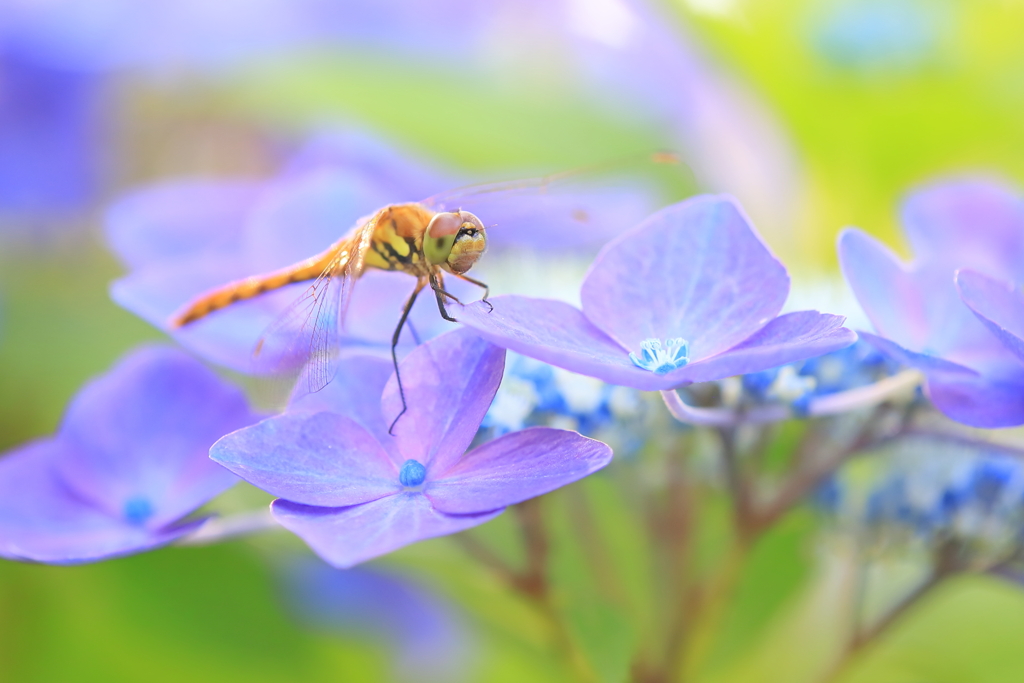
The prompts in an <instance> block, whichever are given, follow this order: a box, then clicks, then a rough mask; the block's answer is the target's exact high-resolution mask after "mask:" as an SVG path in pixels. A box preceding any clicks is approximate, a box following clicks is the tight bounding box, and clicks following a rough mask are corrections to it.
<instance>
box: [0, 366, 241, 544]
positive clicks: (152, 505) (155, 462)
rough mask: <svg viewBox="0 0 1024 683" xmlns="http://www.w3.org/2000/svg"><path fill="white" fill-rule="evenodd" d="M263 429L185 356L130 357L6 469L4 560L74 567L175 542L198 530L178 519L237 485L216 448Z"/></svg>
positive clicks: (2, 483) (0, 476)
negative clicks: (227, 438) (230, 435)
mask: <svg viewBox="0 0 1024 683" xmlns="http://www.w3.org/2000/svg"><path fill="white" fill-rule="evenodd" d="M256 419H257V418H256V416H255V415H254V414H253V413H251V412H250V411H249V408H248V406H247V404H246V401H245V398H244V396H243V395H242V393H241V392H240V391H239V390H237V389H235V388H234V387H231V386H230V385H228V384H226V383H224V382H223V381H221V380H220V379H219V378H218V377H217V376H216V375H215V374H214V373H212V372H211V371H210V370H209V369H207V368H205V367H204V366H203V365H201V364H200V363H199V362H197V361H196V360H194V359H193V358H191V357H189V356H187V355H185V354H183V353H182V352H180V351H177V350H174V349H170V348H167V347H146V348H143V349H140V350H138V351H135V352H134V353H131V354H130V355H128V356H127V357H125V358H124V359H123V360H121V361H120V362H119V363H118V364H117V365H116V366H115V367H114V368H113V369H112V370H111V371H110V372H108V373H107V374H106V375H104V376H102V377H100V378H98V379H95V380H93V381H92V382H90V383H89V384H87V385H86V386H85V387H84V388H83V389H82V390H81V391H80V392H79V393H78V395H77V396H76V397H75V399H74V400H73V401H72V402H71V405H70V406H69V407H68V410H67V414H66V415H65V417H64V422H63V424H62V425H61V428H60V431H59V432H58V433H57V435H56V436H54V437H51V438H48V439H41V440H39V441H35V442H32V443H30V444H27V445H25V446H22V447H20V448H17V449H15V450H14V451H12V452H11V453H9V454H7V455H6V456H5V457H4V458H3V459H0V555H2V556H3V557H8V558H12V559H21V560H34V561H37V562H48V563H52V564H70V563H77V562H88V561H91V560H99V559H104V558H107V557H112V556H116V555H124V554H127V553H132V552H138V551H142V550H147V549H150V548H153V547H156V546H160V545H163V544H165V543H168V542H170V541H173V540H174V539H176V538H179V537H180V536H182V535H184V534H186V533H188V532H189V531H192V530H194V529H195V528H196V527H197V526H198V525H199V524H200V523H201V522H199V521H197V522H192V523H186V524H178V521H179V520H180V519H181V518H182V517H184V516H185V515H187V514H188V513H189V512H192V511H193V510H195V509H196V508H198V507H199V506H200V505H202V504H204V503H206V502H207V501H208V500H210V499H211V498H213V497H214V496H216V495H217V494H219V493H221V492H222V491H224V490H225V489H227V488H228V487H230V486H232V485H233V484H234V483H235V482H236V481H237V479H236V478H235V476H234V475H233V474H231V473H230V472H228V471H227V470H225V469H224V468H222V467H220V466H219V465H217V464H216V463H213V462H211V461H210V459H209V457H208V451H209V448H210V446H211V445H212V444H213V442H214V441H216V440H217V439H218V438H219V437H221V436H223V435H224V434H226V433H227V432H230V431H233V430H235V429H238V428H240V427H243V426H245V425H247V424H251V423H253V422H255V421H256Z"/></svg>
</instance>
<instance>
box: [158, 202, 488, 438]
mask: <svg viewBox="0 0 1024 683" xmlns="http://www.w3.org/2000/svg"><path fill="white" fill-rule="evenodd" d="M486 247H487V231H486V229H485V228H484V225H483V223H482V222H481V221H480V219H479V218H477V217H476V216H474V215H473V214H471V213H469V212H468V211H462V210H459V211H441V212H437V211H433V210H431V209H429V208H427V207H426V206H424V205H423V204H420V203H410V204H393V205H390V206H386V207H384V208H383V209H381V210H380V211H378V212H377V213H375V214H373V215H372V216H370V217H369V218H368V219H365V220H363V221H360V224H359V225H357V227H356V228H354V229H353V230H352V231H350V232H349V233H348V234H346V235H345V236H344V237H342V238H341V239H340V240H338V241H337V242H335V243H334V244H332V245H331V246H330V247H328V248H327V249H326V250H324V251H323V252H321V253H320V254H317V255H316V256H313V257H311V258H308V259H306V260H304V261H301V262H299V263H296V264H294V265H291V266H289V267H287V268H283V269H281V270H277V271H274V272H272V273H267V274H265V275H256V276H253V277H249V278H246V279H244V280H239V281H236V282H232V283H229V284H226V285H224V286H222V287H218V288H216V289H214V290H212V291H210V292H207V293H205V294H202V295H200V296H199V297H197V298H196V299H194V300H193V301H191V302H190V303H188V304H187V305H186V306H185V307H184V308H183V309H182V310H181V312H179V313H178V314H177V315H175V317H174V318H173V320H172V321H171V325H172V327H176V328H177V327H182V326H184V325H188V324H189V323H192V322H195V321H197V320H200V319H202V318H205V317H206V316H207V315H209V314H211V313H213V312H215V311H217V310H220V309H223V308H226V307H228V306H230V305H231V304H234V303H236V302H238V301H244V300H246V299H251V298H253V297H256V296H259V295H261V294H263V293H265V292H269V291H272V290H275V289H279V288H281V287H285V286H286V285H290V284H292V283H296V282H303V281H309V280H313V281H314V282H313V284H312V285H311V286H310V288H309V289H308V290H307V292H306V294H305V295H304V296H303V297H302V298H301V299H300V300H299V301H297V302H296V303H295V304H294V305H293V309H294V310H292V312H291V315H293V316H294V315H298V316H300V318H301V319H300V320H299V321H298V323H299V327H300V328H302V330H303V334H302V335H301V336H308V337H309V339H308V340H307V341H306V342H302V341H301V340H299V343H309V344H310V347H309V354H308V355H309V356H310V363H311V366H312V367H311V368H310V369H309V370H308V371H307V378H308V380H309V382H310V387H309V389H310V390H311V391H318V390H319V389H321V388H322V387H323V386H324V385H326V384H327V383H328V382H330V381H331V379H332V376H333V372H331V371H330V370H329V369H328V368H327V363H326V362H325V361H326V360H327V359H328V358H329V357H330V356H332V355H333V354H334V353H335V352H336V350H337V349H335V348H332V347H333V346H334V344H333V343H332V342H331V341H330V340H331V339H332V337H333V335H334V334H335V332H336V329H334V328H337V327H338V326H339V325H340V324H341V321H342V320H343V318H344V313H345V308H346V306H347V300H348V296H349V295H350V293H351V289H352V283H353V282H354V281H355V280H357V279H358V278H359V277H360V275H362V274H363V272H364V271H365V270H366V269H367V268H379V269H381V270H391V271H398V272H403V273H407V274H409V275H412V276H413V277H415V278H416V286H415V288H414V289H413V291H412V293H411V294H410V296H409V298H408V300H407V301H406V303H405V306H404V307H403V309H402V315H401V318H400V319H399V322H398V326H397V327H396V328H395V332H394V335H393V336H392V339H391V356H392V360H393V362H394V366H395V373H396V376H397V373H398V357H397V352H396V347H397V346H398V340H399V337H400V335H401V332H402V328H403V327H404V325H405V323H406V320H407V319H408V317H409V312H410V311H411V310H412V306H413V304H414V303H415V301H416V297H417V296H418V295H419V293H420V292H421V291H422V290H423V289H424V288H425V287H427V286H428V285H429V286H430V288H431V289H433V291H434V295H435V297H436V298H437V306H438V309H439V310H440V311H441V315H442V317H444V319H445V320H450V321H452V322H454V321H455V319H454V318H453V317H452V316H450V315H449V314H448V311H447V309H446V308H445V302H446V300H448V299H451V300H452V301H456V302H458V299H456V298H455V297H454V296H453V295H452V294H450V293H448V292H447V291H445V289H444V273H449V274H451V275H453V276H455V277H457V278H459V279H462V280H466V281H467V282H471V283H473V284H475V285H477V286H479V287H482V288H483V289H484V300H486V298H487V286H486V285H485V284H484V283H482V282H479V281H478V280H474V279H473V278H471V277H468V276H467V275H466V274H465V273H466V271H468V270H469V269H470V268H472V267H473V264H475V263H476V262H477V260H478V259H479V258H480V256H481V255H483V253H484V250H485V249H486ZM329 292H331V294H329ZM459 303H461V302H459ZM285 317H286V318H287V317H288V316H285ZM272 335H273V331H272V330H270V331H268V333H267V335H264V338H263V339H261V340H260V342H259V343H258V344H257V348H256V351H255V353H256V354H259V353H260V352H261V351H262V346H263V344H264V342H265V341H266V339H267V338H268V337H269V336H272ZM398 385H399V391H400V392H401V391H402V386H401V377H400V376H398ZM402 406H403V410H402V412H403V413H404V412H405V396H404V392H403V393H402ZM400 416H401V413H399V417H400ZM397 419H398V418H397V417H396V418H395V420H396V421H397ZM392 425H393V423H392Z"/></svg>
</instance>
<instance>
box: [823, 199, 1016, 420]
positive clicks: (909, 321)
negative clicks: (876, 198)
mask: <svg viewBox="0 0 1024 683" xmlns="http://www.w3.org/2000/svg"><path fill="white" fill-rule="evenodd" d="M903 222H904V225H905V227H906V231H907V235H908V237H909V239H910V243H911V246H912V247H913V249H914V253H915V254H916V258H915V259H914V261H912V262H911V263H909V264H907V263H903V262H902V261H901V260H900V259H899V258H898V257H897V256H896V255H895V254H893V253H892V252H891V251H890V250H889V249H887V248H886V247H885V246H883V245H882V244H881V243H880V242H878V241H877V240H875V239H874V238H871V237H869V236H868V235H866V234H864V233H863V232H860V231H859V230H853V229H850V230H846V231H844V232H843V233H842V234H841V235H840V237H839V258H840V263H841V264H842V267H843V273H844V275H845V276H846V279H847V281H848V282H849V283H850V286H851V288H852V289H853V291H854V293H855V294H856V296H857V299H858V300H859V301H860V304H861V306H862V307H863V308H864V311H865V312H866V313H867V315H868V317H869V319H870V320H871V323H872V325H873V326H874V328H875V330H876V331H877V333H878V334H877V335H874V334H868V333H861V334H862V337H863V338H864V339H865V340H866V341H868V342H870V343H871V344H873V345H875V346H876V347H877V348H878V349H879V350H881V351H882V352H884V353H886V354H887V355H888V356H890V357H891V358H893V359H894V360H896V361H898V362H900V363H902V364H904V365H909V366H911V367H915V368H918V369H920V370H921V371H923V372H924V373H925V374H926V376H927V380H928V381H927V388H928V396H929V398H930V399H931V400H932V402H933V403H934V404H935V405H936V406H937V407H938V408H939V409H940V410H941V411H942V412H944V413H945V414H946V415H948V416H949V417H951V418H953V419H954V420H958V421H960V422H963V423H965V424H968V425H971V426H975V427H1006V426H1011V425H1017V424H1021V423H1024V364H1022V363H1021V362H1020V360H1019V359H1018V357H1017V356H1016V355H1015V354H1014V353H1013V351H1011V349H1010V348H1007V346H1006V345H1005V344H1004V343H1003V342H1001V341H1000V338H999V337H998V336H997V335H994V334H993V333H992V330H990V329H988V328H987V327H986V325H985V324H984V323H983V322H982V321H979V320H978V319H977V318H976V317H975V315H974V313H972V311H971V309H970V308H969V307H968V306H967V305H965V304H964V302H963V301H962V300H961V298H960V294H959V293H958V291H957V288H956V284H955V282H954V274H955V273H956V271H957V269H961V268H964V269H971V268H973V269H976V270H978V271H981V272H984V273H986V274H988V275H990V276H992V277H996V278H998V279H1000V280H1004V281H1008V282H1020V281H1021V280H1022V279H1024V203H1022V202H1021V200H1020V199H1019V198H1018V197H1017V196H1016V195H1014V194H1013V193H1011V192H1009V191H1008V190H1006V189H1004V188H1002V187H1000V186H998V185H994V184H991V183H985V182H980V181H953V182H946V183H940V184H937V185H934V186H932V187H928V188H925V189H923V190H920V191H918V192H916V193H914V194H913V195H911V196H910V197H909V198H908V199H907V201H906V203H905V205H904V208H903ZM970 277H971V276H970V275H968V276H966V280H965V284H964V286H965V287H967V288H968V289H970V282H968V281H969V280H970ZM975 294H977V292H973V290H972V291H970V292H968V296H969V297H971V301H973V302H974V303H975V304H976V305H979V307H980V306H982V305H983V304H982V302H981V299H979V298H977V297H975V296H974V295H975ZM979 310H981V309H980V308H979ZM1006 339H1007V338H1006V337H1004V341H1005V340H1006Z"/></svg>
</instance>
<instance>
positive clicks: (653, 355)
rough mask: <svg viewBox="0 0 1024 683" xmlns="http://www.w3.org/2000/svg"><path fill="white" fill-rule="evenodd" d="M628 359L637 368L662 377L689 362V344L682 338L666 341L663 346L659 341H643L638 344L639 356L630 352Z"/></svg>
mask: <svg viewBox="0 0 1024 683" xmlns="http://www.w3.org/2000/svg"><path fill="white" fill-rule="evenodd" d="M629 359H630V360H631V361H633V365H635V366H637V367H638V368H642V369H644V370H649V371H651V372H653V373H654V374H656V375H664V374H667V373H669V372H672V371H673V370H678V369H679V368H681V367H684V366H686V364H687V363H689V362H690V344H689V343H688V342H687V341H686V340H685V339H683V338H682V337H674V338H672V339H666V340H665V345H664V346H662V345H661V340H660V339H645V340H644V341H642V342H641V343H640V355H639V356H637V355H636V354H635V353H633V352H632V351H630V352H629Z"/></svg>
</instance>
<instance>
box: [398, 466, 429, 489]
mask: <svg viewBox="0 0 1024 683" xmlns="http://www.w3.org/2000/svg"><path fill="white" fill-rule="evenodd" d="M426 478H427V468H426V467H424V466H423V464H422V463H420V462H419V461H418V460H406V461H405V462H404V463H403V464H402V469H401V471H400V472H399V473H398V481H400V482H402V486H419V485H420V484H422V483H423V482H424V481H425V480H426Z"/></svg>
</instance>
